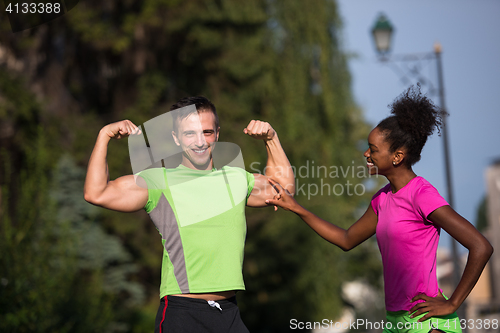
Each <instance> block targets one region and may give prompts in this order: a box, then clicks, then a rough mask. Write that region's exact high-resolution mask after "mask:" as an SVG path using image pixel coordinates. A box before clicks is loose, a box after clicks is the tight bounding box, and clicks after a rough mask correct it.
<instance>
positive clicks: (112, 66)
mask: <svg viewBox="0 0 500 333" xmlns="http://www.w3.org/2000/svg"><path fill="white" fill-rule="evenodd" d="M340 39H341V22H340V18H339V14H338V9H337V7H336V4H335V2H334V1H327V0H313V1H308V2H300V1H294V2H291V1H283V0H267V1H265V0H251V1H244V2H241V1H230V0H187V1H177V0H161V1H158V0H143V1H138V0H130V1H118V0H112V1H107V2H106V3H102V1H95V0H89V1H85V2H81V3H80V4H79V5H77V6H76V7H75V8H74V9H73V10H72V11H70V12H69V13H68V14H66V15H65V16H63V17H62V18H60V19H57V20H54V21H52V22H50V23H48V24H46V25H42V26H39V27H37V28H34V29H31V30H29V31H26V32H25V33H22V34H16V35H13V34H11V35H0V44H1V45H2V47H3V50H4V57H3V58H1V57H0V66H3V68H4V69H5V70H7V71H9V72H13V73H17V75H22V76H24V77H25V80H26V82H27V83H26V86H27V87H28V88H29V90H32V91H34V92H36V93H37V96H38V98H39V100H42V101H43V107H38V109H39V111H38V113H39V117H40V118H41V119H47V118H48V117H53V116H57V118H58V120H59V122H58V126H55V127H54V128H57V131H54V142H55V143H57V144H56V145H58V146H60V147H61V150H64V151H66V152H68V153H69V154H71V155H72V156H73V159H74V160H75V162H76V164H77V166H80V167H84V166H85V164H86V162H87V160H88V157H89V155H90V151H91V147H92V145H93V143H94V141H95V137H96V135H97V132H98V130H99V129H100V128H101V126H103V125H104V124H106V123H108V122H111V121H115V120H119V119H123V118H129V119H131V120H132V121H134V122H135V123H136V124H138V125H139V124H142V123H144V122H145V121H147V120H149V119H151V118H153V117H154V116H157V115H159V114H162V113H164V112H167V111H168V108H169V106H170V105H171V104H173V103H174V102H175V101H176V100H177V99H178V98H180V97H184V96H186V95H199V94H202V95H206V96H207V97H209V98H210V99H211V100H212V101H213V102H214V104H215V105H216V106H217V109H218V113H219V116H220V119H221V137H220V140H221V141H228V142H234V143H236V144H238V145H239V146H240V147H241V148H242V151H243V156H244V159H245V162H246V167H247V170H249V171H250V172H259V171H262V168H263V167H264V163H265V152H264V151H263V149H262V146H260V145H258V144H256V143H255V142H252V141H249V140H248V139H247V138H246V137H245V136H244V135H242V133H241V131H242V129H243V128H244V127H245V126H246V124H247V123H248V122H249V120H251V119H255V118H257V119H261V120H265V121H269V122H270V123H271V124H272V125H273V127H274V128H275V129H276V130H277V132H278V134H279V137H280V140H281V142H282V144H283V146H284V148H285V150H286V151H287V154H288V156H289V158H290V161H291V163H292V165H293V166H294V167H295V168H296V171H297V175H298V176H297V188H298V191H297V198H298V200H299V201H301V203H303V204H304V205H305V206H306V207H308V208H310V209H311V210H313V211H314V212H315V213H317V214H318V215H320V216H322V217H324V218H326V219H328V220H331V221H332V222H335V223H337V224H339V225H340V226H344V227H346V226H348V225H349V224H351V223H352V222H354V220H355V219H356V217H358V216H359V215H360V209H362V210H364V209H365V207H366V206H367V205H368V202H369V199H370V193H369V191H368V190H366V191H365V189H366V188H367V187H368V183H369V182H370V181H372V182H373V180H369V179H367V178H368V176H367V174H366V171H364V172H363V170H364V169H363V167H362V166H361V165H364V163H363V157H362V152H361V151H360V149H359V148H358V147H359V143H360V142H361V141H363V142H365V140H366V136H367V133H368V127H367V125H366V123H365V122H364V121H363V119H362V115H361V112H360V110H359V109H358V108H357V106H356V104H355V103H354V101H353V98H352V95H351V92H350V76H349V72H348V68H347V57H346V55H345V54H344V52H343V50H342V45H341V43H340ZM5 59H9V60H8V61H7V60H5ZM22 89H25V88H23V87H18V88H15V91H20V90H22ZM10 98H15V97H14V96H12V97H9V99H10ZM9 99H8V100H9ZM28 99H31V100H33V98H28ZM39 123H40V122H37V121H35V120H33V119H31V118H30V119H28V120H26V125H27V126H28V125H29V126H32V125H33V124H39ZM42 123H43V124H44V125H45V124H46V123H47V121H44V122H42ZM19 147H21V148H19V149H26V148H25V147H26V145H25V144H24V143H22V144H20V146H19ZM6 151H7V152H9V154H10V153H11V151H12V150H11V148H7V150H6ZM32 154H33V153H32V152H29V153H28V152H27V153H26V155H29V156H35V155H32ZM48 160H49V161H52V162H50V163H48V164H47V167H46V169H44V171H43V174H44V175H45V176H44V177H47V176H46V175H48V174H50V172H51V171H52V172H54V168H55V167H56V164H55V162H53V161H57V160H58V158H55V159H48ZM108 162H109V167H110V174H111V178H116V177H118V176H120V175H123V174H129V173H131V168H130V164H129V161H128V151H127V146H126V142H113V143H112V145H111V146H110V151H109V154H108ZM77 166H75V167H69V168H67V171H68V172H69V173H70V174H71V172H70V171H71V170H72V168H73V169H75V170H76V168H77ZM9 167H10V166H9ZM5 168H7V166H6V167H5ZM5 170H7V169H5ZM11 170H13V169H11ZM30 170H32V169H30ZM306 171H307V173H306ZM313 171H314V175H313ZM12 173H14V172H13V171H10V172H7V173H5V174H6V175H11V174H12ZM46 181H47V182H48V181H49V178H46ZM375 182H376V180H375ZM76 183H77V182H74V184H75V185H74V186H78V185H76ZM2 184H4V183H2ZM25 184H28V182H26V183H25ZM26 186H27V185H26ZM12 188H14V189H15V188H18V187H16V186H12ZM79 190H81V189H79ZM41 191H42V192H43V189H41ZM321 191H323V194H321ZM30 193H31V192H30ZM3 197H5V193H3ZM19 198H20V197H19V196H14V195H11V194H9V199H10V200H11V202H12V203H15V202H17V201H18V200H20V199H19ZM68 199H69V198H68ZM75 200H76V201H75V202H73V203H72V205H74V206H73V207H79V204H77V203H76V202H77V201H78V200H77V199H75ZM82 200H83V199H82ZM63 206H64V205H63ZM6 207H7V206H6ZM9 207H10V205H9ZM37 207H38V206H35V207H33V209H30V210H29V211H30V212H31V213H33V212H41V210H40V211H39V210H38V209H39V208H37ZM82 207H83V206H82ZM40 209H42V208H40ZM89 214H90V213H89ZM89 216H90V215H89ZM247 216H248V219H247V221H248V237H247V246H246V254H245V256H246V259H245V263H244V274H245V280H246V285H247V291H246V292H245V293H242V295H241V296H240V295H238V298H239V302H240V305H241V310H242V315H243V317H244V320H245V322H246V323H247V325H248V327H249V328H250V330H251V331H260V332H266V331H272V332H280V331H285V330H288V328H289V324H288V321H289V320H290V318H301V319H303V320H314V319H321V318H331V319H335V318H336V317H337V316H338V315H339V314H340V310H341V308H342V306H343V301H342V299H341V297H340V289H341V285H342V281H345V280H347V279H353V278H365V279H367V280H370V281H374V283H375V284H377V283H378V279H377V276H379V274H380V263H379V261H378V259H377V257H376V256H374V255H373V253H374V252H377V251H376V250H374V249H373V247H374V246H375V245H374V243H373V242H368V243H367V244H365V245H364V246H361V247H360V248H359V249H356V250H353V251H352V253H348V254H344V253H342V252H341V251H340V250H339V249H337V248H335V247H334V246H332V245H331V244H328V243H327V242H325V241H323V240H322V239H320V238H319V236H317V235H316V234H315V233H314V232H313V231H311V230H309V229H308V227H307V226H306V225H305V224H303V223H302V222H301V221H300V220H299V219H298V218H297V217H295V216H293V215H291V214H289V213H285V212H278V213H272V212H271V211H270V210H248V215H247ZM79 218H83V217H82V216H80V217H78V216H73V217H72V218H71V221H78V219H79ZM85 219H86V218H85ZM98 221H99V223H100V226H101V229H100V230H101V231H105V232H106V233H108V234H111V235H114V236H115V238H112V237H111V236H110V237H111V238H109V237H108V236H106V238H107V239H115V240H116V242H118V240H119V242H120V243H121V244H122V245H123V247H122V249H126V251H125V252H128V253H130V254H131V255H132V257H133V258H132V259H131V261H130V262H134V263H137V264H138V265H139V267H138V270H137V272H136V273H134V274H129V273H128V272H122V274H121V275H120V276H121V277H122V280H121V281H127V279H129V278H130V276H132V277H133V278H134V279H137V280H138V281H140V282H141V284H142V285H143V286H145V287H146V294H147V295H148V296H147V297H146V302H147V303H146V305H144V306H142V307H143V308H144V309H147V310H141V308H140V307H137V308H136V309H135V310H132V309H131V310H130V311H131V312H128V313H132V314H133V315H130V316H129V317H130V318H133V319H132V320H131V322H132V323H131V324H130V325H131V326H129V327H132V328H130V330H137V331H139V330H142V328H140V325H141V324H140V323H139V322H142V319H140V318H147V317H149V318H154V311H155V310H154V309H155V307H156V305H157V304H158V299H157V292H158V291H157V290H158V284H159V276H160V274H159V265H160V260H159V256H160V253H161V242H160V238H159V236H158V234H157V231H156V230H155V228H154V226H153V224H152V223H151V222H150V221H148V217H147V216H146V214H145V213H137V214H120V213H116V212H109V211H104V210H102V211H100V213H99V217H98ZM69 222H70V221H67V223H69ZM71 223H73V222H71ZM71 223H70V224H71ZM88 230H89V231H88V233H89V234H90V233H91V231H92V230H97V229H95V228H94V229H88ZM101 235H102V234H101ZM103 237H104V236H103ZM151 239H153V240H154V239H157V241H156V242H155V241H151ZM116 242H115V245H116V248H117V249H118V248H121V247H120V246H119V245H118V243H116ZM77 257H78V256H77ZM89 258H90V257H89ZM155 258H158V260H155ZM122 263H123V264H124V265H125V266H126V267H130V266H127V265H128V264H127V263H129V261H128V259H127V260H125V259H124V261H123V262H122ZM75 265H76V266H78V261H76V263H75ZM103 266H106V264H103V265H102V266H101V267H103ZM360 267H363V269H360ZM127 274H129V275H127ZM104 275H105V274H103V275H100V276H101V278H102V277H103V276H104ZM93 276H94V278H95V279H98V275H93ZM124 277H127V278H125V279H123V278H124ZM99 283H100V286H101V287H102V288H103V289H104V286H105V283H104V282H103V281H100V282H99ZM134 288H135V287H134ZM104 294H105V293H104ZM104 294H103V295H104ZM298 300H300V301H298ZM149 309H153V310H149ZM123 317H125V316H121V317H120V318H123ZM137 318H139V319H137ZM109 320H112V319H109ZM134 321H135V322H134ZM149 325H151V323H149ZM149 327H151V326H149ZM144 330H146V329H145V328H144Z"/></svg>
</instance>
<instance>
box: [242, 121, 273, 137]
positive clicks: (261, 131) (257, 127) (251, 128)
mask: <svg viewBox="0 0 500 333" xmlns="http://www.w3.org/2000/svg"><path fill="white" fill-rule="evenodd" d="M243 133H245V134H248V135H249V136H251V137H252V138H255V139H259V140H265V141H268V140H271V139H272V138H274V136H275V135H276V132H275V131H274V129H273V128H272V127H271V125H270V124H269V123H267V122H265V121H260V120H252V121H251V122H250V123H249V124H248V125H247V127H246V128H245V129H244V130H243Z"/></svg>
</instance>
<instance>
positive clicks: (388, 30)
mask: <svg viewBox="0 0 500 333" xmlns="http://www.w3.org/2000/svg"><path fill="white" fill-rule="evenodd" d="M393 31H394V28H393V26H392V25H391V23H390V22H389V20H388V19H387V17H386V16H385V15H384V14H380V15H379V17H378V19H377V21H376V22H375V25H374V26H373V28H372V34H373V39H374V41H375V47H376V49H377V52H378V54H379V60H380V61H382V62H387V63H394V62H398V61H399V62H412V63H419V62H422V61H428V60H436V68H437V79H438V82H437V89H435V88H434V86H433V84H432V81H430V80H427V79H426V78H425V77H424V76H422V74H421V68H422V67H421V66H419V65H418V64H417V65H415V66H413V67H411V68H410V69H408V70H407V71H406V72H404V71H403V69H402V68H401V67H397V68H396V69H397V70H398V72H399V74H402V75H403V77H402V79H403V80H404V81H407V76H413V77H416V78H417V80H418V81H419V82H420V83H422V84H424V85H427V86H429V88H430V92H431V93H434V94H435V93H436V90H437V93H438V95H439V106H440V107H441V109H442V110H443V111H446V105H445V98H444V85H443V66H442V60H441V44H439V43H436V44H435V45H434V52H429V53H421V54H406V55H399V56H389V52H390V49H391V39H392V33H393ZM446 118H447V113H445V114H444V115H443V117H442V124H443V126H442V136H443V148H444V165H445V174H446V189H447V194H448V203H449V204H450V206H451V207H454V202H453V184H452V181H451V166H450V154H449V143H448V127H447V124H446ZM451 251H452V260H453V265H454V269H453V283H454V285H455V287H456V286H457V285H458V282H459V281H460V275H459V267H460V265H459V258H458V250H457V242H456V240H455V239H453V238H452V240H451ZM457 312H458V316H459V317H460V318H464V319H465V303H463V304H462V306H461V307H460V308H459V309H458V311H457ZM463 331H464V332H466V331H467V328H465V329H464V330H463Z"/></svg>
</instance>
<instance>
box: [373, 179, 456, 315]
mask: <svg viewBox="0 0 500 333" xmlns="http://www.w3.org/2000/svg"><path fill="white" fill-rule="evenodd" d="M371 204H372V207H373V210H374V211H375V214H377V216H378V223H377V243H378V246H379V249H380V253H381V254H382V263H383V267H384V289H385V307H386V310H387V311H401V310H406V311H408V310H410V309H411V308H412V307H413V306H414V305H415V304H417V303H419V302H413V303H412V302H411V299H412V298H413V297H415V296H416V295H418V294H426V295H427V296H431V297H434V296H436V295H437V293H438V284H437V276H436V253H437V247H438V243H439V232H440V228H439V227H437V226H436V225H434V224H433V223H432V222H431V221H429V220H428V219H427V216H428V215H429V214H430V213H432V212H433V211H434V210H436V209H437V208H439V207H441V206H446V205H448V203H447V202H446V200H444V199H443V197H442V196H441V195H439V193H438V191H437V190H436V189H435V188H434V187H433V186H432V185H431V184H430V183H429V182H428V181H426V180H425V179H424V178H422V177H415V178H413V179H412V180H411V181H410V182H409V183H408V184H406V186H404V187H403V188H402V189H400V190H399V191H397V192H396V193H392V191H391V185H390V184H388V185H387V186H385V187H384V188H382V189H381V190H380V191H378V192H377V194H375V195H374V196H373V198H372V202H371Z"/></svg>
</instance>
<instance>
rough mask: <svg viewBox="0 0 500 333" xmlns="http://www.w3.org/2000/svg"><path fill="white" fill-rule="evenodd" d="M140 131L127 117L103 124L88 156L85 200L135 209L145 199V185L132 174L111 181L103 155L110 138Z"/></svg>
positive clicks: (102, 205)
mask: <svg viewBox="0 0 500 333" xmlns="http://www.w3.org/2000/svg"><path fill="white" fill-rule="evenodd" d="M137 133H139V128H138V127H137V126H135V125H134V124H133V123H132V122H131V121H129V120H123V121H119V122H116V123H112V124H109V125H106V126H104V127H103V128H102V129H101V131H100V132H99V135H98V137H97V141H96V143H95V146H94V150H93V151H92V155H91V156H90V160H89V165H88V167H87V176H86V178H85V185H84V188H83V193H84V198H85V200H86V201H88V202H90V203H91V204H94V205H96V206H101V207H104V208H108V209H112V210H116V211H120V212H135V211H138V210H140V209H142V208H144V206H145V205H146V203H147V200H148V190H147V188H146V186H139V185H137V182H136V179H135V176H133V175H128V176H123V177H120V178H117V179H116V180H113V181H110V180H109V174H108V164H107V161H106V156H107V152H108V143H109V141H110V140H111V139H112V138H115V139H121V138H125V137H128V136H129V135H131V134H137Z"/></svg>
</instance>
